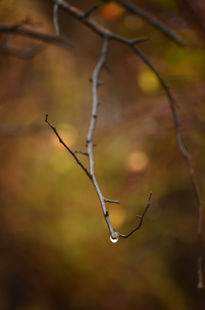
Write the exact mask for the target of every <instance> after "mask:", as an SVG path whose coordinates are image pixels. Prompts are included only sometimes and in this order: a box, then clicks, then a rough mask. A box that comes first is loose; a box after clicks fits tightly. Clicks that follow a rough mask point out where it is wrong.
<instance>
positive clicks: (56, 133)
mask: <svg viewBox="0 0 205 310" xmlns="http://www.w3.org/2000/svg"><path fill="white" fill-rule="evenodd" d="M45 122H46V123H47V124H48V125H49V126H50V128H51V129H52V130H53V132H54V133H55V135H56V136H57V137H58V139H59V142H60V143H61V144H62V145H63V146H64V147H65V148H66V150H67V151H68V152H69V153H70V154H71V156H72V157H73V158H74V159H75V161H76V163H77V164H78V165H79V166H80V167H81V168H82V169H83V171H84V172H85V173H86V174H87V176H88V177H89V179H91V174H90V173H89V172H88V170H87V168H86V167H85V166H84V165H83V164H82V163H81V161H80V160H79V159H78V157H77V156H76V155H75V153H74V152H73V151H72V150H71V149H70V148H69V147H68V146H67V145H66V144H65V142H64V141H63V140H62V138H61V137H60V135H59V133H58V132H57V130H56V128H55V127H54V126H53V125H52V124H51V123H50V122H49V121H48V114H46V118H45Z"/></svg>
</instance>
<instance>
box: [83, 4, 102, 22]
mask: <svg viewBox="0 0 205 310" xmlns="http://www.w3.org/2000/svg"><path fill="white" fill-rule="evenodd" d="M99 6H100V5H99V4H95V5H93V6H92V7H91V8H90V9H88V10H87V12H85V13H84V18H85V19H86V18H89V17H90V15H91V14H92V13H93V12H94V11H96V10H97V9H98V8H99Z"/></svg>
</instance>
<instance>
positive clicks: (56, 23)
mask: <svg viewBox="0 0 205 310" xmlns="http://www.w3.org/2000/svg"><path fill="white" fill-rule="evenodd" d="M58 9H59V5H58V3H54V5H53V24H54V27H55V31H56V34H57V35H58V36H59V35H60V26H59V21H58Z"/></svg>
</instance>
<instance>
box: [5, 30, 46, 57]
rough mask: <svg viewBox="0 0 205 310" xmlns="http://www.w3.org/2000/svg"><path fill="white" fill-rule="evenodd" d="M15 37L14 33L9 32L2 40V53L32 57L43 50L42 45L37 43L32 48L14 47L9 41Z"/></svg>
mask: <svg viewBox="0 0 205 310" xmlns="http://www.w3.org/2000/svg"><path fill="white" fill-rule="evenodd" d="M12 38H13V34H9V35H8V36H7V37H5V38H4V39H3V40H2V41H1V42H0V53H2V54H6V55H11V56H15V57H18V58H24V59H25V58H27V59H30V58H32V57H34V56H35V55H36V54H38V53H39V52H40V51H41V50H42V48H43V47H42V46H41V45H37V46H34V47H30V48H16V47H12V46H11V45H10V44H9V43H10V41H11V39H12Z"/></svg>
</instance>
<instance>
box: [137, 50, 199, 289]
mask: <svg viewBox="0 0 205 310" xmlns="http://www.w3.org/2000/svg"><path fill="white" fill-rule="evenodd" d="M133 48H134V50H135V52H136V53H137V54H138V56H139V57H140V58H141V59H142V61H143V62H144V63H145V64H146V65H147V66H148V67H149V68H150V69H151V70H152V71H153V72H154V74H155V75H156V77H157V78H158V80H159V82H160V84H161V86H162V88H163V89H164V91H165V92H166V95H167V98H168V100H169V104H170V108H171V112H172V116H173V120H174V124H175V130H176V138H177V143H178V147H179V149H180V151H181V153H182V155H183V157H184V158H185V161H186V164H187V167H188V171H189V175H190V179H191V183H192V187H193V191H194V195H195V198H196V202H197V209H198V223H197V238H198V247H199V253H200V254H199V257H198V267H197V270H198V275H199V277H198V287H201V285H202V284H203V273H202V261H203V259H202V244H203V243H202V226H203V206H202V200H201V195H200V191H199V185H198V180H197V177H196V173H195V169H194V166H193V164H192V160H191V155H190V154H189V152H188V150H187V148H186V146H185V143H184V139H183V137H182V133H181V129H180V121H179V116H178V113H177V110H176V103H175V99H174V97H173V95H172V93H171V91H170V89H169V86H168V85H167V83H166V82H165V81H164V79H163V78H162V76H161V75H160V73H159V72H158V70H157V69H156V68H155V66H154V65H153V64H152V63H151V61H150V60H149V59H148V58H147V57H146V56H145V54H144V53H143V52H142V50H141V49H139V48H138V47H136V46H135V47H133Z"/></svg>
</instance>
